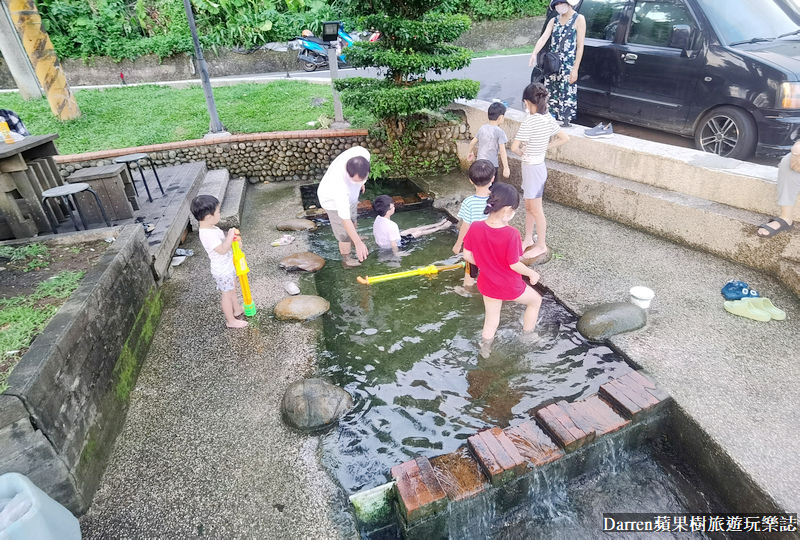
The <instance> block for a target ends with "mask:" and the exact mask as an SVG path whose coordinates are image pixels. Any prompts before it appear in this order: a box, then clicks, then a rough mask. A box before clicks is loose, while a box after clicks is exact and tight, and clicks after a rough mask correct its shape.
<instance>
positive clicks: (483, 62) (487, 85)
mask: <svg viewBox="0 0 800 540" xmlns="http://www.w3.org/2000/svg"><path fill="white" fill-rule="evenodd" d="M529 57H530V55H529V54H527V53H526V54H512V55H505V56H490V57H485V58H475V59H474V60H473V61H472V63H471V64H470V65H469V66H468V67H466V68H464V69H461V70H459V71H456V72H444V73H443V74H442V75H436V74H433V73H432V74H430V75H429V76H428V78H429V79H440V78H451V77H454V76H455V77H458V78H465V79H474V80H476V81H480V83H481V89H480V91H479V93H478V99H482V100H485V101H491V100H492V99H499V100H500V101H504V102H505V103H507V104H508V106H509V107H511V108H514V109H518V110H520V111H521V110H523V107H522V91H523V90H524V89H525V86H527V85H528V83H529V81H530V72H531V68H529V67H528V58H529ZM338 72H339V77H378V76H380V73H379V72H378V70H377V69H374V68H367V69H356V68H344V69H342V68H340V69H339V70H338ZM277 75H278V74H276V73H263V74H258V75H253V76H252V77H257V78H260V77H264V78H272V77H275V76H277ZM289 75H290V78H309V79H324V80H327V79H329V77H330V73H329V71H328V70H327V69H326V70H321V71H315V72H312V73H306V72H304V71H295V72H291V73H290V74H289ZM284 76H285V75H284ZM239 77H242V76H237V78H239ZM248 77H250V76H248ZM220 78H221V79H224V78H225V77H220ZM599 121H606V122H607V121H608V120H607V119H603V118H599V117H596V116H589V115H578V118H576V119H575V123H576V124H579V125H585V126H594V125H596V124H597V122H599ZM614 132H615V133H619V134H621V135H628V136H631V137H637V138H640V139H645V140H648V141H655V142H660V143H664V144H670V145H673V146H681V147H685V148H693V147H694V140H693V139H689V138H686V137H681V136H679V135H673V134H670V133H664V132H662V131H657V130H653V129H648V128H643V127H639V126H634V125H632V124H625V123H622V122H616V121H615V122H614ZM749 161H751V162H753V163H760V164H763V165H771V166H776V165H777V164H778V160H777V159H773V158H751V159H750V160H749Z"/></svg>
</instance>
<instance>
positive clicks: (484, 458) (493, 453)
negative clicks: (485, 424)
mask: <svg viewBox="0 0 800 540" xmlns="http://www.w3.org/2000/svg"><path fill="white" fill-rule="evenodd" d="M467 444H469V447H470V449H471V450H472V453H473V454H474V455H475V459H476V460H477V462H478V464H479V465H480V466H481V469H482V470H483V472H484V474H485V475H486V476H487V477H488V478H489V481H490V482H491V483H492V485H493V486H499V485H501V484H503V483H505V482H507V481H508V480H510V479H512V478H514V477H515V476H518V475H520V474H521V473H522V472H523V471H524V470H525V469H526V468H527V462H526V461H525V458H523V457H522V455H521V454H520V453H519V450H517V447H516V446H514V443H513V442H511V439H509V438H508V436H507V435H506V434H505V432H504V431H503V430H502V429H500V428H499V427H494V428H492V429H487V430H486V431H481V432H479V433H477V434H475V435H473V436H472V437H470V438H469V439H467Z"/></svg>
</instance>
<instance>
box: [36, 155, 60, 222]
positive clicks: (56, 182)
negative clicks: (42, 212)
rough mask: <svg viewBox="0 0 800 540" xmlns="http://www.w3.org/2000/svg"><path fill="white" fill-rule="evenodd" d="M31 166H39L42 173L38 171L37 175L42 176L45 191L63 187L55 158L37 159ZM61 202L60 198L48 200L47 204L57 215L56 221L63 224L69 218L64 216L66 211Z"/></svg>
mask: <svg viewBox="0 0 800 540" xmlns="http://www.w3.org/2000/svg"><path fill="white" fill-rule="evenodd" d="M30 164H32V165H35V166H38V168H39V171H40V172H39V171H37V175H38V174H41V177H40V181H41V182H42V184H43V185H42V188H44V189H45V190H47V189H53V188H56V187H58V186H60V185H63V182H62V181H61V175H60V174H58V169H57V168H56V165H55V161H53V158H39V159H35V160H33V161H31V162H30ZM45 186H46V187H45ZM59 202H60V199H58V198H55V199H48V200H47V202H46V204H48V205H49V207H50V210H51V211H52V212H54V213H55V216H56V221H58V222H61V221H64V220H65V219H67V216H66V215H65V214H64V210H63V209H62V208H61V204H59Z"/></svg>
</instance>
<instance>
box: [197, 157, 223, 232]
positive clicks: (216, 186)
mask: <svg viewBox="0 0 800 540" xmlns="http://www.w3.org/2000/svg"><path fill="white" fill-rule="evenodd" d="M230 179H231V174H230V173H229V172H228V169H216V170H213V171H208V172H207V173H206V177H205V178H204V179H203V183H202V184H200V189H199V190H198V191H197V195H211V196H213V197H216V198H217V200H220V201H224V200H225V190H226V189H227V188H228V182H229V181H230ZM189 223H190V224H191V225H192V229H193V230H197V227H198V224H197V220H196V219H195V218H194V216H193V215H191V214H190V215H189Z"/></svg>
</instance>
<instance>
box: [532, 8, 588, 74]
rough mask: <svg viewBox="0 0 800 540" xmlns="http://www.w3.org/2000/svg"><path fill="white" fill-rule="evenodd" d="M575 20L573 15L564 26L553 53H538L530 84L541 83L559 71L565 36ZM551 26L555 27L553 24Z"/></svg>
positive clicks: (575, 15) (575, 16)
mask: <svg viewBox="0 0 800 540" xmlns="http://www.w3.org/2000/svg"><path fill="white" fill-rule="evenodd" d="M577 18H578V14H577V13H575V14H574V15H573V16H572V17H571V18H570V20H569V22H567V24H566V25H565V26H564V32H563V33H562V34H561V39H560V40H559V41H558V45H557V46H556V50H555V51H547V52H545V53H539V58H538V61H537V63H536V67H534V68H533V72H532V73H531V82H541V81H543V80H544V79H545V77H549V76H550V75H552V74H553V73H558V72H559V70H561V53H563V52H564V41H565V40H566V39H567V34H569V31H570V30H571V29H572V26H573V25H574V24H575V20H576V19H577ZM553 24H554V25H555V23H553Z"/></svg>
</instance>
